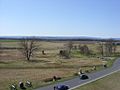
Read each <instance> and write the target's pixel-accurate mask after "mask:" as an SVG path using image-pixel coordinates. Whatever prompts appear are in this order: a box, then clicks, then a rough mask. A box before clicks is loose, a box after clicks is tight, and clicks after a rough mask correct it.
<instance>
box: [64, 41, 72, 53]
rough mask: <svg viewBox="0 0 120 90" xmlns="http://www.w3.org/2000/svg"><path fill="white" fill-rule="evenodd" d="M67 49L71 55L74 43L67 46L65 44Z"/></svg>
mask: <svg viewBox="0 0 120 90" xmlns="http://www.w3.org/2000/svg"><path fill="white" fill-rule="evenodd" d="M65 48H66V49H67V50H68V52H69V54H70V53H71V50H72V48H73V42H72V41H70V42H68V43H67V44H65Z"/></svg>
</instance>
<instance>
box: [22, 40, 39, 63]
mask: <svg viewBox="0 0 120 90" xmlns="http://www.w3.org/2000/svg"><path fill="white" fill-rule="evenodd" d="M20 47H21V50H20V51H21V52H22V54H23V56H24V57H25V58H26V59H27V60H28V61H29V60H30V59H31V57H32V56H33V55H34V53H35V51H36V50H37V48H38V46H37V45H36V40H35V38H32V39H28V38H24V39H22V40H21V42H20Z"/></svg>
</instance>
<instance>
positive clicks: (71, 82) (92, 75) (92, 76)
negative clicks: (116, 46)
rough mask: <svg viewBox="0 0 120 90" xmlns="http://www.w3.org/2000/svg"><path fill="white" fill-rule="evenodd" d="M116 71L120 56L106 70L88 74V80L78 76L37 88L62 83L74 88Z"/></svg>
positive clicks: (119, 69)
mask: <svg viewBox="0 0 120 90" xmlns="http://www.w3.org/2000/svg"><path fill="white" fill-rule="evenodd" d="M115 71H120V58H119V59H117V60H116V61H115V62H114V64H113V66H112V67H111V68H107V69H104V70H101V71H98V72H95V73H90V74H88V76H89V77H90V78H89V79H88V80H80V79H79V77H77V78H74V79H71V80H68V81H64V82H60V83H57V84H54V85H49V86H45V87H42V88H38V89H35V90H54V89H53V87H54V86H55V85H61V84H65V85H69V86H70V88H71V89H74V88H76V87H78V86H81V85H84V84H86V83H88V82H92V81H94V80H97V79H100V78H102V77H104V76H107V75H109V74H111V73H112V72H115Z"/></svg>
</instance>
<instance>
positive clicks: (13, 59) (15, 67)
mask: <svg viewBox="0 0 120 90" xmlns="http://www.w3.org/2000/svg"><path fill="white" fill-rule="evenodd" d="M18 43H19V42H18V41H17V42H2V46H4V47H19V45H18ZM65 43H66V42H64V41H63V42H45V41H42V42H39V43H38V46H40V49H39V50H38V51H37V52H36V54H35V56H36V57H33V58H32V60H31V61H30V62H28V61H26V60H25V59H24V58H23V57H22V54H21V53H20V52H19V51H18V50H15V49H12V50H11V49H10V50H6V49H5V50H4V51H3V52H2V55H1V58H0V90H8V88H9V85H10V84H12V83H18V82H19V81H26V80H30V81H32V82H33V84H34V87H36V86H37V87H38V86H40V85H44V84H46V83H45V82H43V79H46V78H50V77H53V76H54V75H57V76H60V77H69V76H73V74H75V73H76V72H78V70H79V68H82V69H83V70H88V69H91V68H92V67H91V66H94V65H96V66H97V65H98V66H99V65H102V64H103V63H105V62H102V60H99V59H98V58H95V57H91V58H90V57H84V56H83V57H80V58H78V57H72V58H70V59H63V58H60V57H59V56H58V53H59V50H61V49H63V48H64V44H65ZM79 43H80V42H74V44H76V45H78V44H79ZM85 43H87V42H85ZM85 43H84V44H85ZM87 45H88V46H89V47H90V49H93V50H94V51H96V47H97V46H96V45H95V43H90V44H87ZM42 49H44V50H45V53H46V55H42V53H41V50H42ZM78 55H79V54H78ZM82 66H86V67H82ZM3 68H4V69H3ZM43 68H44V69H43Z"/></svg>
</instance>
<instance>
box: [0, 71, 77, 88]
mask: <svg viewBox="0 0 120 90" xmlns="http://www.w3.org/2000/svg"><path fill="white" fill-rule="evenodd" d="M75 72H76V71H75V69H0V90H9V85H11V84H12V83H18V82H19V81H27V80H30V81H32V82H33V84H34V86H35V85H36V84H37V85H43V84H45V83H44V82H43V80H44V79H46V78H51V77H53V76H54V75H56V76H60V77H69V76H72V75H73V73H75Z"/></svg>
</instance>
